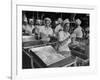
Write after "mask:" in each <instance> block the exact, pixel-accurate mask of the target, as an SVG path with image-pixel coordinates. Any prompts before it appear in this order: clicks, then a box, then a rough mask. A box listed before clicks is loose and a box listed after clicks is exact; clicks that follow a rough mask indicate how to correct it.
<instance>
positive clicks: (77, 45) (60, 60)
mask: <svg viewBox="0 0 100 80" xmlns="http://www.w3.org/2000/svg"><path fill="white" fill-rule="evenodd" d="M89 33H90V14H88V13H71V12H49V11H48V12H47V11H34V10H33V11H28V10H23V11H22V69H35V68H58V67H66V68H67V67H87V66H90V56H89V55H90V53H89V49H90V45H89V43H90V37H89V35H90V34H89Z"/></svg>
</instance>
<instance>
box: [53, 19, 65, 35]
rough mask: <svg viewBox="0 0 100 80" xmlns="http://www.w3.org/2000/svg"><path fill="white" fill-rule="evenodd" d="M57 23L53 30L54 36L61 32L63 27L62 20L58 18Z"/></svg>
mask: <svg viewBox="0 0 100 80" xmlns="http://www.w3.org/2000/svg"><path fill="white" fill-rule="evenodd" d="M57 23H58V25H57V26H56V28H55V33H56V34H57V33H58V32H59V30H63V27H62V23H63V20H62V18H58V20H57Z"/></svg>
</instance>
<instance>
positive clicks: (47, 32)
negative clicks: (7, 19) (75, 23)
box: [40, 26, 53, 36]
mask: <svg viewBox="0 0 100 80" xmlns="http://www.w3.org/2000/svg"><path fill="white" fill-rule="evenodd" d="M40 32H41V33H43V34H44V35H46V36H49V35H50V36H52V35H53V30H52V28H51V27H48V28H47V27H45V26H43V27H42V28H41V30H40Z"/></svg>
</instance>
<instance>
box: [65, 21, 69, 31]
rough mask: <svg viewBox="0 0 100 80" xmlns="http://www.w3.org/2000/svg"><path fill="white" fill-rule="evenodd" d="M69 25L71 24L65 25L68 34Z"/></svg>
mask: <svg viewBox="0 0 100 80" xmlns="http://www.w3.org/2000/svg"><path fill="white" fill-rule="evenodd" d="M69 25H70V24H69V23H66V24H65V25H64V27H65V31H66V32H68V31H69Z"/></svg>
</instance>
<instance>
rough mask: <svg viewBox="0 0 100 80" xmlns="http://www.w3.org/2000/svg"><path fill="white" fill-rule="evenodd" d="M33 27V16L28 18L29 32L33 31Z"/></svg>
mask: <svg viewBox="0 0 100 80" xmlns="http://www.w3.org/2000/svg"><path fill="white" fill-rule="evenodd" d="M33 29H35V26H34V19H33V18H30V19H29V27H28V30H29V32H30V33H33Z"/></svg>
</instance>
